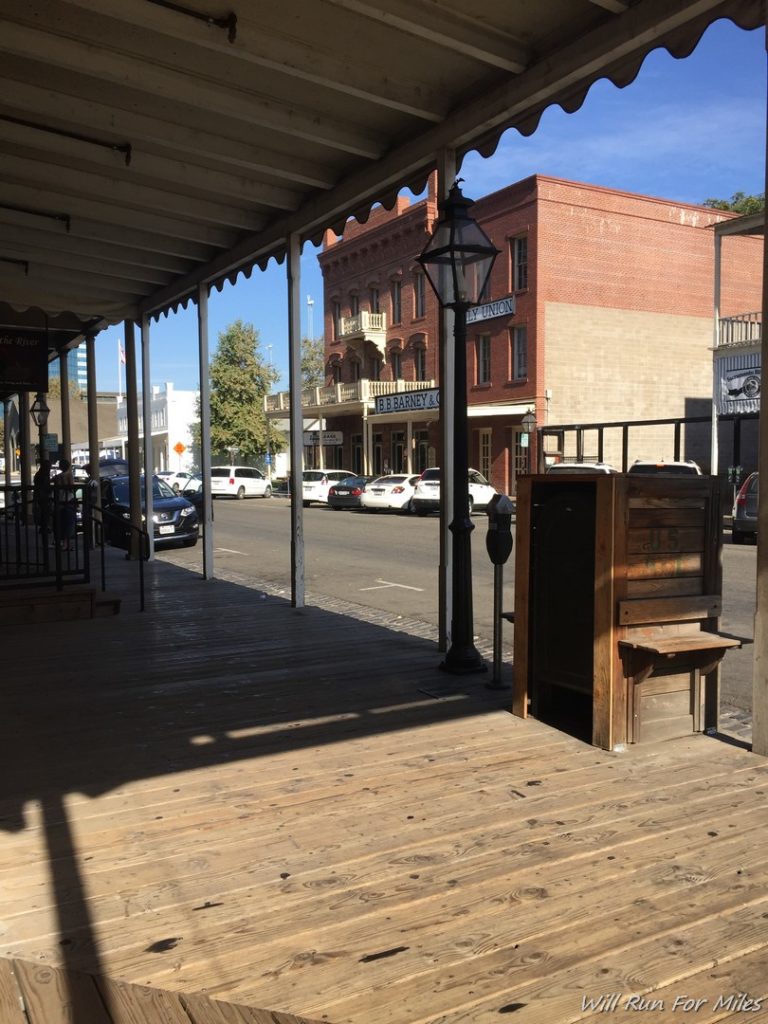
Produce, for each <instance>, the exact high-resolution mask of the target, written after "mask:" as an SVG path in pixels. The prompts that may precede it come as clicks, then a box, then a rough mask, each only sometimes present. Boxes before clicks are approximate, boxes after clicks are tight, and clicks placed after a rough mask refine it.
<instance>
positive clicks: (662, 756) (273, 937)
mask: <svg viewBox="0 0 768 1024" xmlns="http://www.w3.org/2000/svg"><path fill="white" fill-rule="evenodd" d="M115 566H116V571H117V572H119V573H122V574H125V573H126V572H129V571H130V570H131V569H132V568H134V567H131V566H129V565H125V566H124V567H121V566H120V564H119V563H117V562H115ZM114 588H115V582H114V578H113V579H112V580H111V581H110V589H114ZM126 604H127V607H126V605H124V611H123V612H122V613H121V615H119V616H117V617H114V618H107V619H95V620H87V621H78V622H74V623H51V624H47V625H45V626H44V627H43V626H32V625H29V626H14V627H7V628H6V629H4V630H3V631H2V634H0V635H1V636H2V640H3V671H2V680H3V682H2V689H3V715H2V719H1V720H0V744H1V746H0V749H2V758H3V771H2V776H1V778H0V955H2V956H3V957H5V958H7V959H9V960H13V961H14V967H13V970H14V971H16V972H17V974H18V972H19V971H21V972H22V973H24V972H25V971H26V972H27V973H29V972H30V971H32V968H31V967H30V966H27V967H24V966H23V965H24V964H25V963H27V964H28V965H30V964H31V965H36V966H37V967H38V968H39V967H40V966H41V965H42V966H45V967H49V968H51V969H52V976H55V977H61V976H64V975H65V976H66V977H70V978H71V977H74V976H75V974H76V973H77V972H85V973H87V974H89V975H93V976H95V977H96V978H97V979H106V981H103V982H100V984H102V985H106V986H109V985H114V984H115V983H125V984H136V985H142V986H150V987H151V988H153V989H158V990H165V991H167V992H169V993H176V994H184V995H185V998H186V997H190V998H191V996H190V994H193V993H199V994H202V995H203V996H207V997H209V998H210V999H212V1000H214V1002H213V1003H212V1004H211V1005H212V1006H214V1007H216V1008H217V1009H216V1011H215V1016H214V1012H213V1011H211V1012H210V1017H209V1018H206V1017H200V1020H201V1021H206V1024H207V1020H209V1019H210V1021H214V1020H215V1021H216V1022H217V1024H226V1022H235V1021H241V1020H242V1021H245V1020H253V1021H254V1022H257V1021H258V1022H261V1021H267V1020H269V1021H273V1020H274V1021H280V1020H281V1018H280V1017H279V1016H263V1015H258V1016H257V1015H256V1013H255V1012H254V1015H253V1016H252V1017H250V1018H249V1017H247V1016H235V1015H234V1014H235V1012H236V1011H235V1008H227V1007H226V1006H225V1005H224V1004H226V1003H233V1004H238V1005H239V1006H240V1007H241V1008H242V1007H244V1006H253V1007H261V1008H263V1010H265V1011H266V1010H268V1011H281V1012H284V1013H287V1014H294V1015H296V1016H297V1017H299V1018H307V1019H311V1020H318V1021H325V1022H328V1024H346V1022H350V1024H373V1022H376V1024H420V1022H424V1024H427V1022H429V1024H469V1022H472V1024H486V1022H491V1021H498V1020H499V1018H500V1015H502V1016H503V1015H507V1014H514V1020H515V1021H516V1022H517V1024H561V1022H562V1024H565V1022H570V1021H581V1020H594V1019H598V1014H600V1013H602V1012H607V1013H609V1016H610V1019H611V1020H615V1021H621V1020H630V1019H632V1020H636V1019H637V1017H636V1012H637V1010H638V1009H640V1006H641V1004H640V1003H639V1001H636V1002H635V1003H631V1002H628V1000H630V998H631V997H634V996H637V997H641V996H642V997H644V998H646V999H648V1000H654V1001H657V1002H655V1004H654V1007H653V1009H654V1011H655V1014H652V1016H654V1019H656V1020H661V1021H668V1020H676V1019H678V1018H681V1019H706V1020H707V1021H708V1022H709V1021H729V1022H731V1021H737V1020H739V1021H741V1020H750V1021H765V1020H768V999H766V996H768V976H767V975H766V970H765V965H766V962H767V959H768V884H767V883H768V849H767V848H766V845H765V841H764V840H765V835H766V822H767V820H768V815H767V813H766V808H767V806H768V800H767V799H766V797H767V795H768V761H766V760H765V759H762V758H759V757H756V756H754V755H752V754H751V753H750V752H749V751H747V750H745V749H743V748H742V747H739V746H737V745H733V744H729V743H725V742H721V741H719V740H716V739H713V738H709V737H703V736H697V737H691V738H690V739H687V740H683V741H674V742H669V743H667V744H662V745H658V746H654V747H638V748H633V749H630V750H629V751H628V752H626V753H623V754H614V753H606V752H604V751H599V750H596V749H594V748H592V747H590V746H587V745H585V744H583V743H580V742H579V741H577V740H575V739H573V738H571V737H569V736H567V735H564V734H562V733H559V732H557V731H555V730H553V729H550V728H548V727H547V726H545V725H543V724H542V723H539V722H535V721H531V720H529V721H527V722H523V721H521V720H519V719H516V718H513V717H512V716H511V715H510V714H508V713H507V711H506V710H505V707H504V705H505V704H506V702H508V701H509V695H508V692H507V693H502V694H498V693H493V692H490V691H487V690H485V689H484V687H483V680H482V679H479V678H477V677H471V678H470V679H467V680H463V681H461V680H459V681H456V680H453V679H451V678H446V677H445V676H443V675H442V674H441V673H440V672H439V671H437V669H436V664H437V661H438V660H439V656H438V655H437V653H436V651H435V649H434V646H433V645H432V644H431V643H429V642H427V641H425V640H423V639H419V638H417V637H413V636H409V635H407V634H404V633H395V632H392V631H391V630H388V629H386V628H383V627H381V626H375V625H371V624H370V623H365V622H361V621H359V620H356V619H354V618H350V617H346V616H343V615H340V614H337V613H331V612H327V611H323V610H321V609H318V608H308V609H305V610H303V611H300V612H297V611H293V610H291V609H290V608H289V607H288V606H287V604H286V603H285V602H284V601H282V600H280V599H278V598H275V597H270V596H266V597H263V596H262V594H261V592H260V591H254V590H251V589H248V588H247V587H244V586H239V585H236V584H234V583H227V582H223V581H216V582H212V583H204V582H203V581H202V580H200V579H199V578H197V577H194V576H192V575H191V574H189V573H186V572H184V571H183V570H181V569H178V568H175V567H173V566H169V565H167V564H166V565H162V564H161V565H155V566H154V567H152V568H151V571H150V594H149V598H148V611H147V612H146V613H145V614H144V615H141V614H139V613H134V612H131V611H130V610H129V609H130V602H127V603H126ZM19 964H21V965H22V966H21V967H19ZM1 966H2V964H0V967H1ZM9 970H11V968H10V967H9V965H8V964H6V965H5V976H6V977H7V976H8V971H9ZM57 970H58V971H61V972H62V975H57V974H56V973H55V972H56V971H57ZM2 977H3V974H2V972H0V978H2ZM65 987H66V986H65ZM76 990H77V986H75V985H73V986H72V987H71V989H70V992H69V998H70V1002H71V1006H70V1009H69V1011H67V1012H69V1016H66V1015H64V1014H65V1011H64V1009H62V1011H61V1013H62V1016H61V1020H62V1021H68V1022H73V1024H90V1020H91V1018H89V1017H88V1016H87V1015H86V1011H85V1009H84V1008H83V1007H81V1008H78V1004H77V991H76ZM1 992H2V985H0V993H1ZM739 993H746V995H747V996H748V997H750V998H751V999H753V1000H760V999H762V1000H763V1002H762V1004H760V1008H758V1009H757V1010H755V1011H753V1010H752V1008H751V1007H749V1006H747V1005H746V1004H745V1001H744V999H743V998H742V999H741V1001H740V1002H739ZM614 995H615V996H617V999H616V1003H615V1009H614V1010H612V1003H611V1002H610V1000H611V999H612V998H613V996H614ZM676 997H680V998H685V997H687V998H691V999H699V1000H707V1002H705V1003H702V1004H701V1007H700V1011H699V1012H698V1013H697V1012H696V1011H695V1010H693V1008H692V1006H690V1005H689V1006H687V1007H685V1008H684V1007H683V1006H682V1005H681V1004H678V1006H677V1007H674V1005H673V1004H674V1000H675V998H676ZM718 999H719V1000H720V1002H719V1003H718ZM590 1001H592V1002H591V1003H590ZM177 1002H178V1006H180V1007H181V1008H182V1011H183V1012H184V1013H186V1017H184V1016H181V1017H179V1018H178V1019H177V1017H175V1016H169V1015H162V1014H161V1013H160V1011H158V1016H157V1020H158V1021H163V1022H173V1024H178V1021H183V1022H184V1024H186V1022H187V1021H195V1024H197V1018H195V1017H193V1015H192V1013H191V1011H190V1012H187V1011H186V1010H184V1007H185V1006H192V1005H198V1006H202V1005H203V1004H202V1003H201V1002H200V1001H198V1003H197V1004H195V1003H194V999H192V1001H191V1002H190V1001H189V999H188V1000H187V1002H186V1003H185V999H181V998H180V999H179V1000H177ZM174 1005H175V1004H174ZM62 1006H63V1003H62ZM662 1007H663V1009H662ZM1 1008H2V1002H1V1001H0V1013H1V1012H2V1010H1ZM237 1012H240V1011H237ZM243 1012H244V1011H243ZM686 1014H687V1017H686ZM113 1019H114V1020H115V1021H116V1022H118V1024H122V1022H126V1024H135V1022H137V1021H139V1020H143V1018H140V1017H139V1016H138V1015H136V1014H134V1015H131V1011H130V1009H129V1010H125V1011H124V1012H123V1016H114V1017H113ZM148 1019H149V1018H148ZM29 1020H30V1021H33V1018H32V1017H31V1016H30V1018H29ZM8 1022H9V1024H16V1022H15V1021H14V1020H13V1018H10V1017H9V1018H8ZM1 1024H7V1022H6V1019H5V1018H3V1019H2V1022H1ZM33 1024H36V1021H33ZM45 1024H59V1022H58V1021H57V1020H55V1019H54V1018H53V1017H51V1018H46V1019H45Z"/></svg>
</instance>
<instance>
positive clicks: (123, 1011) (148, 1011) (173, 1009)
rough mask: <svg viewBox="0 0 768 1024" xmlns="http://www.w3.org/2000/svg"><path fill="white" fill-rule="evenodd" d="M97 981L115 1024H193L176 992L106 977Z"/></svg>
mask: <svg viewBox="0 0 768 1024" xmlns="http://www.w3.org/2000/svg"><path fill="white" fill-rule="evenodd" d="M95 984H96V987H97V989H98V991H99V993H100V994H101V997H102V999H103V1000H104V1005H105V1006H107V1007H108V1008H109V1012H110V1015H111V1019H112V1021H113V1024H154V1022H157V1024H189V1017H188V1016H187V1013H186V1012H185V1010H184V1007H183V1006H182V1003H181V1000H180V999H179V997H178V996H177V995H176V994H175V993H173V992H165V991H163V990H161V989H152V988H147V987H146V986H144V985H128V984H126V983H125V982H122V981H113V980H112V979H110V978H103V977H100V978H97V979H95Z"/></svg>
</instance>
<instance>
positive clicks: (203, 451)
mask: <svg viewBox="0 0 768 1024" xmlns="http://www.w3.org/2000/svg"><path fill="white" fill-rule="evenodd" d="M197 348H198V359H199V361H200V370H199V372H200V475H201V476H202V478H203V524H202V525H203V579H206V580H212V579H213V578H214V566H213V495H212V494H211V384H210V371H209V368H208V285H206V284H201V285H200V286H199V288H198V290H197Z"/></svg>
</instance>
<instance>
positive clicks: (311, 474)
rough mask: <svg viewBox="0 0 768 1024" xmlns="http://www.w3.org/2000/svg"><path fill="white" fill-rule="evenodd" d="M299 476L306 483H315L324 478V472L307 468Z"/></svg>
mask: <svg viewBox="0 0 768 1024" xmlns="http://www.w3.org/2000/svg"><path fill="white" fill-rule="evenodd" d="M301 477H302V480H305V481H307V482H308V483H315V482H316V481H319V480H325V473H320V472H317V471H316V470H312V469H310V470H307V471H306V472H305V473H302V475H301Z"/></svg>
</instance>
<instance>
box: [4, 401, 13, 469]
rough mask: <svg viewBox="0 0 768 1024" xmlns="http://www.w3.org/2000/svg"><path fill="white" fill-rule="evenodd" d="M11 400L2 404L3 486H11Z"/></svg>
mask: <svg viewBox="0 0 768 1024" xmlns="http://www.w3.org/2000/svg"><path fill="white" fill-rule="evenodd" d="M11 407H12V406H11V400H10V398H6V399H5V401H4V402H3V457H4V459H5V486H6V487H10V486H11V470H12V467H13V448H12V447H11Z"/></svg>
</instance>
